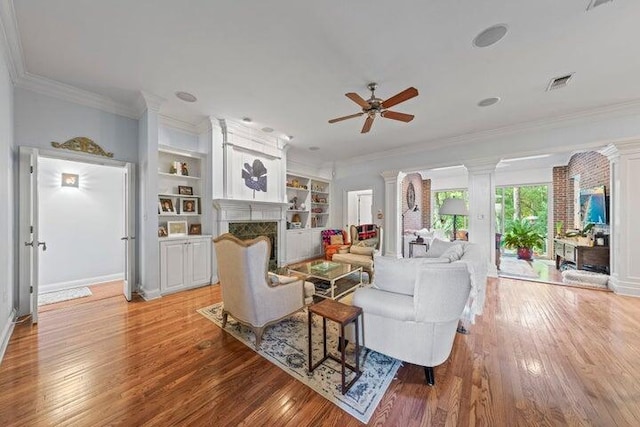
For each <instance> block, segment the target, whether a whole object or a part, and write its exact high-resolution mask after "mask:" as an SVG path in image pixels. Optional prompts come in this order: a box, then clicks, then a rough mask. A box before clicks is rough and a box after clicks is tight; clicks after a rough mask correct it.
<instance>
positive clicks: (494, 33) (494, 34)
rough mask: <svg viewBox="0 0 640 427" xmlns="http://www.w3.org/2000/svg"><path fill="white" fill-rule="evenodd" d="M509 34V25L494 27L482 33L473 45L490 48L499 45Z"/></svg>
mask: <svg viewBox="0 0 640 427" xmlns="http://www.w3.org/2000/svg"><path fill="white" fill-rule="evenodd" d="M506 34H507V25H506V24H497V25H493V26H491V27H489V28H487V29H486V30H484V31H482V32H480V34H478V35H477V36H476V38H475V39H473V45H474V46H475V47H488V46H491V45H492V44H496V43H498V42H499V41H500V40H502V38H503V37H504V36H505V35H506Z"/></svg>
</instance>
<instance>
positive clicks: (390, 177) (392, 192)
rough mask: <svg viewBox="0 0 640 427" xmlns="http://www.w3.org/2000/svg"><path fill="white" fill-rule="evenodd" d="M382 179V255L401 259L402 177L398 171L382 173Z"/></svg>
mask: <svg viewBox="0 0 640 427" xmlns="http://www.w3.org/2000/svg"><path fill="white" fill-rule="evenodd" d="M381 175H382V177H383V178H384V230H383V233H384V234H383V236H384V241H383V248H382V250H383V254H384V256H390V257H394V258H401V257H402V253H401V249H402V243H401V239H402V234H401V233H399V230H400V220H401V219H400V218H401V214H402V212H400V209H402V204H401V203H400V193H401V192H402V189H401V188H400V186H401V185H402V177H400V176H399V175H400V172H399V171H385V172H382V174H381Z"/></svg>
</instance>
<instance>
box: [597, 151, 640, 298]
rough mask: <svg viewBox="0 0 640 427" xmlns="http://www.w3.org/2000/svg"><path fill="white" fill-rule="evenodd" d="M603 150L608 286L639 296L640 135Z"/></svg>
mask: <svg viewBox="0 0 640 427" xmlns="http://www.w3.org/2000/svg"><path fill="white" fill-rule="evenodd" d="M602 154H604V155H606V156H607V157H608V158H609V161H610V165H611V184H610V189H609V196H610V199H609V200H610V218H611V220H610V224H611V229H610V236H609V247H610V251H611V255H610V267H611V280H610V286H611V288H612V289H613V291H614V292H615V293H618V294H621V295H631V296H640V262H639V260H640V245H639V244H638V242H640V227H638V221H637V216H638V212H640V198H639V197H638V196H637V193H638V188H637V186H638V183H640V139H634V140H628V141H621V142H616V143H614V144H613V145H610V146H609V147H607V148H606V149H605V150H603V151H602Z"/></svg>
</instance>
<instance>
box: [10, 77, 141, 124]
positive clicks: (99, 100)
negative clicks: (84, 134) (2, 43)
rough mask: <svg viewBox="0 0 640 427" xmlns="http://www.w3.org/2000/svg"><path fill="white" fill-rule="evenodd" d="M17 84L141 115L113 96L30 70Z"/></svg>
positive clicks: (104, 108) (127, 114) (88, 104)
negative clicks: (100, 93)
mask: <svg viewBox="0 0 640 427" xmlns="http://www.w3.org/2000/svg"><path fill="white" fill-rule="evenodd" d="M15 84H16V87H19V88H21V89H27V90H30V91H33V92H37V93H41V94H43V95H47V96H52V97H54V98H58V99H62V100H64V101H69V102H73V103H75V104H80V105H84V106H86V107H91V108H95V109H98V110H101V111H105V112H107V113H112V114H116V115H119V116H124V117H128V118H130V119H136V120H137V119H138V118H139V117H140V116H139V115H138V114H137V112H136V109H135V108H132V107H130V106H128V105H125V104H121V103H119V102H116V101H114V100H112V99H111V98H108V97H106V96H102V95H98V94H96V93H93V92H89V91H87V90H84V89H79V88H77V87H74V86H71V85H67V84H65V83H61V82H58V81H56V80H51V79H48V78H46V77H41V76H37V75H35V74H31V73H28V72H25V73H24V74H23V75H22V76H20V77H18V80H17V81H16V82H15Z"/></svg>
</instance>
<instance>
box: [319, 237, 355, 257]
mask: <svg viewBox="0 0 640 427" xmlns="http://www.w3.org/2000/svg"><path fill="white" fill-rule="evenodd" d="M320 236H321V237H322V249H323V251H324V258H325V259H327V260H329V261H331V258H332V257H333V255H334V254H336V253H338V251H339V250H340V249H346V248H348V247H349V239H348V236H347V233H346V231H344V230H338V229H328V230H322V231H321V232H320ZM334 236H335V237H334ZM336 240H337V242H336ZM332 241H333V242H335V243H331V242H332Z"/></svg>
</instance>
